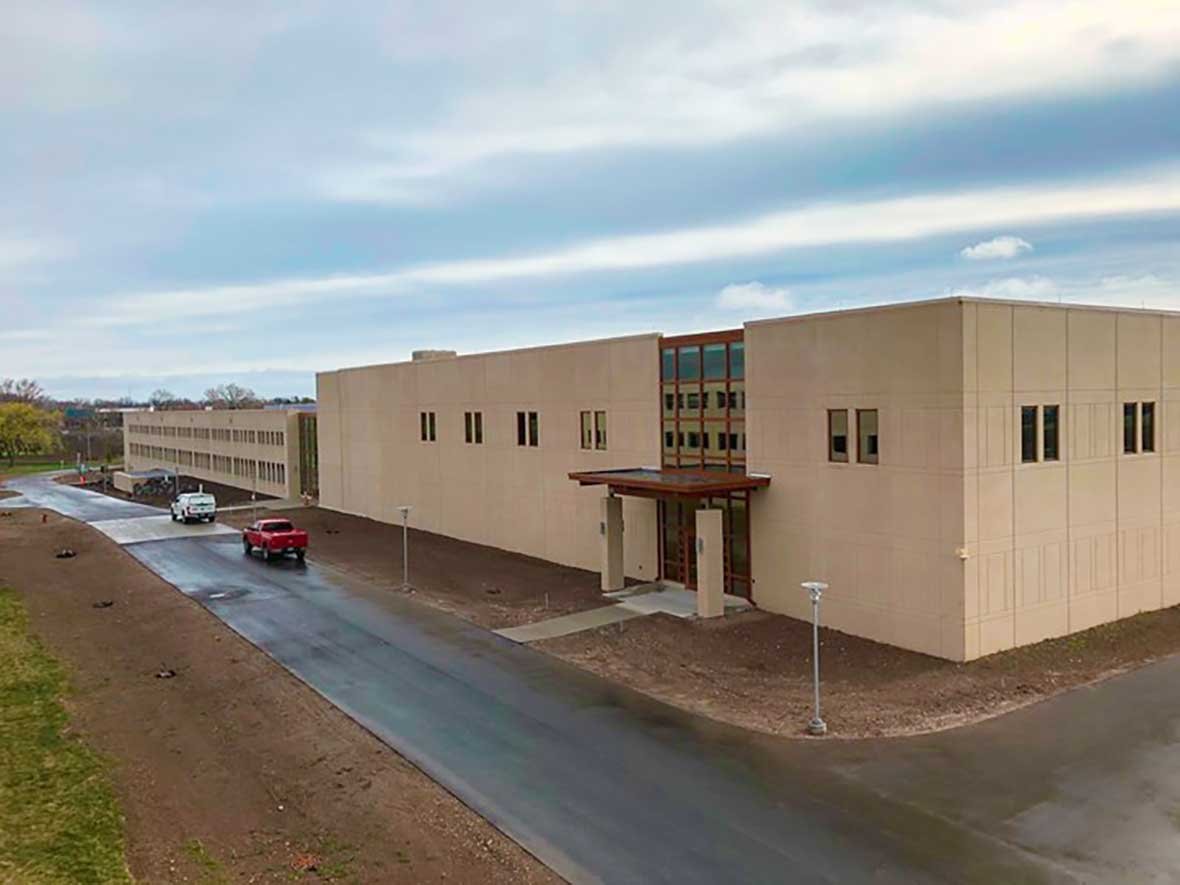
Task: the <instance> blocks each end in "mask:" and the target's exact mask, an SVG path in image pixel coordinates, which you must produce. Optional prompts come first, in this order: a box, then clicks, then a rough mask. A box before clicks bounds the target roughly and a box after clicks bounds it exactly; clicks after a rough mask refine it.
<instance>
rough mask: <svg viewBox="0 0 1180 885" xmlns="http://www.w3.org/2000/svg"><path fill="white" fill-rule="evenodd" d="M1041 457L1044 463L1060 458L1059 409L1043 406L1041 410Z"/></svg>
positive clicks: (1057, 407) (1058, 407)
mask: <svg viewBox="0 0 1180 885" xmlns="http://www.w3.org/2000/svg"><path fill="white" fill-rule="evenodd" d="M1041 435H1042V436H1043V437H1044V442H1043V444H1042V457H1044V459H1045V460H1046V461H1057V460H1059V459H1060V458H1061V407H1060V406H1043V407H1042V408H1041Z"/></svg>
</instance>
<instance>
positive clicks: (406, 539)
mask: <svg viewBox="0 0 1180 885" xmlns="http://www.w3.org/2000/svg"><path fill="white" fill-rule="evenodd" d="M413 509H414V508H413V507H411V506H410V505H409V504H403V505H402V506H400V507H398V508H397V512H398V513H400V514H401V515H402V592H403V593H408V592H409V590H410V528H409V523H410V511H411V510H413Z"/></svg>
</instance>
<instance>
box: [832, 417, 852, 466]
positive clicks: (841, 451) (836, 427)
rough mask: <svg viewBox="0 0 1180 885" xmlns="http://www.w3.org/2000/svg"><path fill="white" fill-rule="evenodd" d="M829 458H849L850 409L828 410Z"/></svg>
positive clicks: (836, 459) (843, 459)
mask: <svg viewBox="0 0 1180 885" xmlns="http://www.w3.org/2000/svg"><path fill="white" fill-rule="evenodd" d="M828 460H829V461H847V460H848V410H847V409H829V410H828Z"/></svg>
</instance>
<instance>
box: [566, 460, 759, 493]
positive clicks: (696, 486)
mask: <svg viewBox="0 0 1180 885" xmlns="http://www.w3.org/2000/svg"><path fill="white" fill-rule="evenodd" d="M569 477H570V479H573V480H577V482H578V484H579V485H584V486H607V487H609V488H610V490H611V491H612V492H614V493H616V494H619V495H638V496H640V497H645V498H663V497H679V498H707V497H711V496H714V495H725V494H728V493H729V492H746V491H753V490H754V489H760V488H763V487H765V486H768V485H770V477H769V476H759V475H757V474H745V473H731V472H729V471H726V470H701V469H693V468H684V467H665V468H663V469H657V468H654V467H631V468H625V469H622V470H586V471H575V472H574V473H571V474H570V475H569Z"/></svg>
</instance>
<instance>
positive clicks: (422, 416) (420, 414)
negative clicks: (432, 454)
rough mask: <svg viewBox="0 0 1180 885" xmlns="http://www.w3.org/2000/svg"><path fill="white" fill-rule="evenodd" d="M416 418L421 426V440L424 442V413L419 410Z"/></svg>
mask: <svg viewBox="0 0 1180 885" xmlns="http://www.w3.org/2000/svg"><path fill="white" fill-rule="evenodd" d="M418 420H419V422H420V423H421V425H422V427H421V435H422V442H426V413H425V412H419V413H418Z"/></svg>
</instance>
